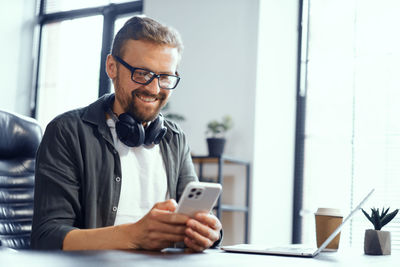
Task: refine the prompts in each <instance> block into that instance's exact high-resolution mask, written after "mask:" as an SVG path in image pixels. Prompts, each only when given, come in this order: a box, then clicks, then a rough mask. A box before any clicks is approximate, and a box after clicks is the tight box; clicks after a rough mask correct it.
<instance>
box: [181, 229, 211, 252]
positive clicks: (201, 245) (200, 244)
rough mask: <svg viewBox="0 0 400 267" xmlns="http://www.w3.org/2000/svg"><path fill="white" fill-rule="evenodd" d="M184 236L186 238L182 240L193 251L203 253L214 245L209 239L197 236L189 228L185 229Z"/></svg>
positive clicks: (197, 234)
mask: <svg viewBox="0 0 400 267" xmlns="http://www.w3.org/2000/svg"><path fill="white" fill-rule="evenodd" d="M185 234H186V236H187V237H186V238H185V240H184V241H185V244H186V245H187V246H188V247H189V248H191V249H193V250H195V251H203V250H205V249H207V248H209V247H211V246H212V244H214V242H213V241H212V240H211V239H209V238H207V237H205V236H203V235H201V234H199V233H198V232H196V231H194V230H193V229H191V228H186V231H185ZM186 239H189V240H186Z"/></svg>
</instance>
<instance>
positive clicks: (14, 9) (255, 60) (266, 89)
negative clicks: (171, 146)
mask: <svg viewBox="0 0 400 267" xmlns="http://www.w3.org/2000/svg"><path fill="white" fill-rule="evenodd" d="M299 2H300V3H301V2H302V1H297V0H284V1H275V0H265V1H264V0H250V1H249V0H218V1H215V0H201V1H200V0H189V1H185V0H145V1H144V2H143V13H144V14H146V15H148V16H150V17H153V18H155V19H158V20H160V21H163V22H165V23H166V24H169V25H172V26H173V27H175V28H176V29H178V31H179V32H180V33H181V34H182V38H183V41H184V45H185V50H184V56H183V61H182V64H181V66H180V73H181V75H182V77H183V79H182V82H181V84H180V85H179V87H178V88H177V89H176V91H174V93H173V95H172V98H171V101H170V102H171V110H172V111H173V112H176V113H180V114H183V115H184V116H185V117H186V120H185V121H184V122H182V123H181V126H182V127H183V129H184V130H185V131H186V133H187V135H188V139H189V142H190V144H191V147H192V151H193V153H194V154H198V155H204V154H206V153H207V149H206V143H205V130H206V124H207V122H208V121H210V120H212V119H218V118H221V117H222V116H223V115H225V114H229V115H231V116H232V118H233V120H234V124H235V126H234V128H233V129H232V131H230V132H229V133H228V135H227V138H228V143H227V147H226V154H228V155H231V156H234V157H238V158H241V159H244V160H248V161H250V162H251V163H252V182H251V199H250V201H251V224H250V241H251V242H252V243H266V244H276V243H290V242H291V241H292V217H293V215H292V214H293V195H294V194H293V192H294V180H295V179H294V172H295V169H294V168H295V137H296V115H298V113H297V114H296V107H298V102H296V101H297V100H298V91H299V90H303V92H304V95H306V90H305V89H306V88H307V89H308V91H307V92H311V93H310V95H311V97H310V98H309V99H310V102H309V103H308V104H309V110H311V111H310V112H308V113H307V116H309V120H308V121H307V122H308V125H306V126H307V128H306V132H305V134H307V133H308V134H309V135H308V138H309V139H308V143H307V141H306V142H305V145H306V148H305V149H306V153H305V161H304V164H303V166H304V167H305V168H306V170H305V171H304V176H305V177H304V179H305V181H304V193H305V194H307V195H306V196H309V197H308V198H307V197H305V198H304V205H305V207H304V209H303V210H302V216H303V218H304V220H303V228H304V229H303V230H304V231H303V240H305V241H313V240H312V237H313V233H312V226H313V225H312V224H313V221H312V212H313V210H314V209H315V208H316V207H317V206H320V205H329V206H332V205H336V206H338V207H339V208H341V209H342V210H343V212H344V213H346V212H347V211H348V210H349V209H350V208H351V206H352V204H353V199H354V201H355V202H357V201H358V200H359V198H360V195H362V194H363V192H364V191H363V190H361V189H360V190H356V194H354V187H355V186H356V183H355V182H354V181H355V180H357V179H360V178H358V177H359V176H357V177H356V178H357V179H355V175H354V172H355V171H356V170H357V169H356V168H355V167H354V165H355V164H353V163H354V161H355V160H354V158H355V156H354V154H355V153H354V151H355V150H354V146H352V143H354V126H353V125H354V119H355V114H357V116H358V115H359V114H363V113H362V112H361V111H360V112H356V111H355V109H354V99H355V98H354V95H355V94H350V95H346V92H349V91H351V92H355V89H354V88H356V87H355V85H354V84H356V83H357V85H358V84H360V83H359V82H360V81H363V82H364V84H362V85H363V86H366V84H367V83H368V80H366V79H365V78H366V77H367V76H368V74H369V72H367V71H365V72H364V73H362V72H358V73H357V77H361V78H359V79H358V80H357V79H353V78H354V76H351V75H352V74H353V75H354V70H355V68H354V66H355V64H354V60H351V59H354V58H360V55H359V54H357V56H354V55H353V54H352V52H353V51H352V50H357V51H358V46H357V45H360V44H363V43H369V42H370V40H369V39H365V40H362V38H361V39H360V36H361V37H363V36H368V34H372V36H376V35H377V34H379V32H380V31H379V30H380V29H381V27H376V25H377V24H378V25H380V26H382V27H383V28H385V29H386V28H387V27H389V28H390V27H392V26H393V25H399V21H398V19H395V16H394V14H395V13H394V12H395V10H398V9H396V8H398V7H399V6H398V4H397V3H396V2H395V1H389V0H386V1H384V3H382V4H380V8H378V9H376V10H375V9H374V3H375V1H356V0H354V1H322V2H320V6H318V4H316V3H318V1H310V2H311V3H312V4H313V5H310V6H307V8H306V10H309V8H311V7H313V8H315V9H311V10H316V11H317V10H319V11H321V10H322V13H318V12H314V13H312V12H310V13H309V14H307V16H304V18H308V15H310V17H311V20H310V25H311V27H310V30H315V32H314V35H313V34H312V33H313V32H311V34H308V33H309V32H305V33H307V34H308V35H307V34H304V35H303V41H309V44H310V47H307V45H305V44H303V47H302V48H303V54H302V55H303V61H301V63H302V64H299V61H298V55H299V50H298V48H299V47H298V41H299V39H298V37H299V34H298V30H299V23H298V19H299ZM305 2H306V3H310V2H309V1H305ZM333 2H335V4H333ZM361 3H364V4H361ZM4 6H5V8H2V9H1V11H0V15H1V18H2V23H1V25H0V34H1V36H2V42H1V45H0V47H1V50H2V52H3V64H1V66H0V74H1V80H2V81H3V86H2V89H1V98H0V107H1V109H6V110H10V111H14V112H17V113H20V114H25V115H29V114H30V112H31V108H32V106H33V104H34V103H33V102H32V101H33V99H34V98H33V96H32V88H33V87H34V78H35V67H36V63H35V60H36V58H35V56H36V50H37V47H36V46H37V40H36V38H37V37H36V35H35V30H36V34H37V28H36V27H35V25H36V24H35V10H36V5H35V3H34V1H29V0H16V1H10V3H7V4H5V5H4ZM391 7H392V8H391ZM393 7H396V8H393ZM318 8H319V9H318ZM390 10H392V11H390ZM357 12H359V13H357ZM360 12H361V13H360ZM357 14H358V16H356V15H357ZM360 14H361V15H365V16H366V17H365V20H364V23H365V24H367V27H366V28H365V27H364V28H362V27H361V28H357V27H356V26H354V25H358V24H356V23H355V21H356V22H359V23H361V24H360V25H364V24H363V21H362V20H361V21H360V18H362V16H360ZM368 16H372V17H371V19H369V17H368ZM385 17H390V19H391V20H389V21H382V19H383V18H385ZM325 18H326V19H325ZM317 19H319V20H317ZM324 19H325V20H324ZM303 21H306V20H303ZM371 21H373V22H374V23H375V24H373V23H371ZM313 22H314V24H313ZM322 22H325V23H322ZM338 22H340V23H338ZM376 23H377V24H376ZM379 23H381V24H379ZM318 25H322V26H320V27H319V28H318ZM374 25H375V26H374ZM303 26H305V25H303ZM357 29H364V30H365V32H362V31H361V32H358V31H357ZM367 29H368V30H369V32H368V31H367ZM97 30H98V29H97ZM100 30H101V29H100ZM346 30H347V31H346ZM354 33H357V36H358V37H357V38H359V39H357V38H355V37H354V35H353V34H354ZM385 33H386V32H383V33H382V32H381V35H380V36H379V35H378V36H377V37H376V38H379V40H383V41H382V43H390V44H391V45H386V46H385V45H382V43H379V42H375V43H373V44H374V45H373V46H371V47H370V50H368V51H366V50H365V51H366V52H365V54H366V55H367V56H366V57H364V58H363V60H368V59H370V58H369V57H368V56H369V55H370V53H372V54H373V57H374V58H378V55H379V53H374V52H376V51H378V52H382V53H383V54H384V55H387V54H389V56H390V57H387V58H390V62H392V63H393V62H394V59H396V58H397V59H398V58H399V52H398V51H396V50H395V47H396V44H399V42H398V39H396V38H395V37H393V36H392V37H393V38H391V37H388V36H386V35H385ZM83 35H84V34H83ZM76 36H78V37H79V36H80V35H79V34H78V33H77V34H76ZM306 37H307V38H308V39H307V38H306ZM99 40H100V39H99ZM335 40H343V42H335ZM349 40H350V41H349ZM354 40H357V41H354ZM312 41H314V43H313V42H312ZM76 43H79V40H71V43H70V44H71V47H74V45H75V44H76ZM341 45H342V46H341ZM315 47H321V49H320V50H318V49H315V50H312V49H313V48H315ZM397 47H400V46H399V45H398V46H397ZM306 48H307V49H309V50H307V49H306ZM307 51H308V52H309V53H306V52H307ZM314 51H315V52H314ZM318 51H319V52H318ZM321 51H322V52H321ZM81 52H82V51H81ZM83 52H84V51H83ZM77 53H78V52H77ZM72 54H73V53H72ZM307 55H308V56H309V57H308V58H304V56H307ZM328 55H330V57H328ZM343 55H344V56H343ZM345 56H347V57H345ZM311 57H313V58H312V59H315V61H310V66H308V65H307V64H306V63H308V60H310V59H311ZM98 58H100V54H99V55H98ZM90 59H92V58H90ZM346 59H347V60H349V59H350V61H346ZM314 62H316V63H314ZM311 63H313V64H314V65H312V64H311ZM317 63H318V64H317ZM332 63H334V64H332ZM76 64H77V65H80V66H82V65H83V66H84V65H85V60H84V59H83V58H82V57H78V56H77V58H76ZM88 64H89V63H88ZM357 64H360V65H361V66H362V65H363V64H362V62H361V63H357ZM91 65H92V63H90V66H91ZM95 66H96V65H95ZM98 66H99V65H97V67H96V68H93V69H87V72H88V77H89V76H90V75H89V73H93V72H94V73H97V72H98ZM391 66H392V65H391ZM396 67H397V70H399V69H398V67H399V65H398V64H397V65H393V68H394V69H396ZM76 68H78V66H76ZM346 68H347V69H346ZM357 69H358V70H360V68H359V67H358V68H357ZM299 70H302V72H301V73H300V74H301V75H302V76H301V77H302V80H300V82H299V80H298V78H299ZM305 70H308V74H309V75H308V76H305V73H307V72H306V71H305ZM324 70H325V71H324ZM388 70H389V71H390V75H389V76H390V77H387V76H382V77H383V78H381V79H380V80H382V79H385V81H386V82H385V86H386V88H394V89H398V88H399V86H398V85H399V83H398V79H395V78H393V77H392V76H394V74H393V73H394V72H393V71H394V70H393V69H392V68H388ZM385 73H387V72H385ZM63 75H65V77H66V80H68V81H70V82H71V84H70V85H69V86H70V89H71V90H70V91H69V90H65V93H64V94H61V95H59V96H58V97H57V98H55V99H54V100H53V101H55V103H53V104H54V105H53V106H54V107H53V108H49V109H48V110H46V109H43V111H42V113H40V112H39V113H38V115H39V116H38V119H39V121H40V122H41V123H42V124H43V126H44V125H45V124H46V123H47V121H48V119H49V118H51V117H54V116H55V115H56V114H58V113H59V112H60V111H58V110H56V109H57V108H59V107H60V106H62V105H61V104H62V103H63V102H68V101H66V100H68V99H77V101H79V99H81V100H82V99H83V97H80V96H81V95H79V94H76V93H74V94H71V92H72V91H73V92H75V91H77V92H79V91H82V95H84V93H83V91H84V92H86V93H87V92H88V91H89V97H88V98H93V99H92V100H94V99H95V98H97V90H98V88H97V87H96V83H97V82H98V80H97V76H93V77H95V79H96V81H93V80H91V81H89V82H88V84H89V86H90V85H91V84H95V86H93V89H92V88H89V89H88V88H87V86H83V85H82V83H73V82H74V79H75V77H77V76H79V77H81V76H82V73H80V74H79V73H77V71H76V70H75V68H74V66H72V67H71V70H70V72H67V73H63ZM380 75H384V73H382V72H381V73H380ZM83 76H84V75H83ZM305 77H306V78H305ZM307 77H308V78H307ZM311 77H324V78H320V79H315V80H313V81H312V82H310V81H309V80H307V79H311ZM345 79H349V80H351V81H349V83H346V84H345V83H342V84H341V83H339V82H337V83H334V82H335V81H343V80H345ZM352 79H353V80H352ZM390 79H391V80H390ZM378 80H379V79H378ZM307 81H309V83H308V84H307ZM324 81H325V84H324V83H323V82H324ZM354 81H356V82H354ZM348 84H350V86H348ZM299 85H300V87H301V86H302V87H301V88H299ZM376 86H380V84H377V85H376ZM82 87H83V88H82ZM319 88H325V89H324V90H320V91H318V89H319ZM357 88H358V87H357ZM66 89H68V87H67V88H66ZM310 89H314V91H310ZM90 90H92V91H90ZM93 92H94V93H93ZM380 92H382V94H383V93H385V92H384V91H382V90H381V91H380ZM390 92H392V91H390ZM374 93H376V94H377V95H379V94H378V91H374ZM90 94H91V95H90ZM304 95H303V96H304ZM315 95H320V98H312V96H315ZM335 96H336V98H335ZM374 96H375V95H374ZM396 97H397V98H396ZM385 99H386V98H385ZM396 99H397V100H400V97H399V96H398V94H397V95H396V94H394V95H393V94H392V101H393V102H394V103H396V102H395V101H394V100H396ZM57 101H59V102H60V105H58V104H57ZM85 101H86V100H85ZM43 102H44V103H46V105H47V104H49V103H48V101H43ZM90 102H91V101H86V102H84V103H80V105H85V104H88V103H90ZM38 103H40V99H39V101H38ZM367 104H368V102H367ZM327 106H328V107H329V106H330V107H331V109H329V110H327V109H325V108H326V107H327ZM50 107H51V106H50ZM378 108H379V107H378ZM339 110H340V111H341V112H338V111H339ZM375 110H376V109H375ZM395 111H396V110H395ZM311 112H312V113H311ZM54 113H55V114H54ZM378 113H379V112H378ZM40 114H42V115H40ZM303 115H304V114H303ZM379 115H381V116H383V117H388V115H390V114H388V113H384V112H381V113H379ZM40 116H42V118H41V117H40ZM378 120H379V116H378ZM327 122H328V123H327ZM343 123H344V125H345V126H343V125H342V124H343ZM383 128H384V129H387V128H385V127H383ZM398 128H399V127H397V128H394V129H398ZM334 129H336V130H337V129H343V132H344V134H343V136H345V137H344V138H339V140H341V141H343V142H342V143H340V142H339V143H338V142H336V141H337V140H336V137H338V136H339V137H343V136H342V135H340V134H341V132H340V131H339V133H338V132H337V131H334ZM319 130H321V131H319ZM343 132H342V133H343ZM397 134H398V132H396V131H394V133H393V135H392V139H393V140H394V141H393V142H394V143H393V144H394V145H392V146H391V147H393V148H394V150H391V151H392V152H393V153H392V154H391V155H388V154H387V153H386V152H383V153H384V154H385V153H386V154H385V155H386V158H388V157H389V158H390V159H391V161H384V163H383V165H380V166H378V167H377V169H376V171H375V173H374V175H375V176H374V177H375V180H380V179H383V180H385V179H386V180H388V181H389V180H390V179H389V178H388V177H389V176H390V177H394V176H393V175H396V174H397V173H395V174H390V175H387V168H386V169H385V167H386V166H387V162H392V161H393V160H394V159H398V158H399V155H398V150H396V149H397V148H398V146H397V145H396V142H397ZM321 136H322V139H321V138H320V137H321ZM326 136H328V137H327V138H326V139H324V138H325V137H326ZM314 137H317V138H316V139H314ZM306 140H307V139H306ZM315 140H316V141H315ZM321 140H322V142H321ZM385 140H386V139H385ZM314 141H315V142H314ZM381 141H382V140H379V142H376V143H375V144H376V146H377V147H379V146H380V145H381V146H382V144H383V146H385V144H387V142H385V141H383V143H382V142H381ZM366 143H367V144H370V142H368V141H367V142H366ZM327 144H328V145H327ZM343 144H345V145H343ZM338 147H342V148H343V149H342V150H340V149H334V148H338ZM364 148H365V146H364ZM307 149H308V150H307ZM307 151H308V153H307ZM374 151H375V150H374ZM361 152H362V153H368V152H365V151H364V152H363V151H361ZM332 155H334V156H333V157H332ZM296 159H297V160H302V159H299V158H296ZM324 159H325V160H324ZM357 159H358V158H357ZM383 160H385V158H384V159H383ZM371 161H372V162H373V161H374V158H372V159H371ZM371 161H368V162H367V163H371ZM357 164H358V165H357V166H359V164H360V165H363V164H366V162H363V161H360V162H358V163H357ZM385 164H386V165H385ZM315 166H318V167H319V168H316V167H315ZM382 168H384V169H383V170H382ZM379 170H381V171H379ZM209 172H210V173H212V172H213V170H209ZM365 172H368V170H364V171H363V172H362V173H363V174H364V173H365ZM237 173H240V170H238V169H235V168H229V169H227V175H228V176H231V177H232V178H231V181H232V184H231V185H230V188H229V191H230V195H231V198H232V199H233V200H240V199H243V194H244V192H243V184H244V181H243V180H241V179H239V178H238V177H236V176H238V175H237ZM385 175H386V176H385ZM239 176H240V174H239ZM374 177H372V178H368V179H367V180H365V181H368V182H364V184H365V185H366V187H369V186H371V187H372V186H374V182H373V180H374ZM377 177H378V178H377ZM392 180H393V179H392ZM392 180H390V182H388V184H387V185H386V189H385V188H383V189H381V190H387V188H390V187H392V188H397V189H398V188H399V187H395V186H396V184H392V182H391V181H392ZM371 181H372V182H371ZM357 188H358V186H357ZM332 189H334V190H332ZM300 192H301V190H300ZM384 192H387V191H384ZM381 195H384V193H381V194H380V195H379V197H380V198H381ZM338 198H340V201H338V200H337V199H338ZM375 201H376V202H372V203H371V204H373V203H379V204H381V203H385V204H389V205H391V206H393V207H396V206H397V207H399V206H400V205H399V197H396V196H394V197H392V198H391V199H390V200H388V199H383V200H379V201H378V200H377V199H375ZM229 216H231V218H229V220H230V222H231V226H230V227H231V228H232V229H231V230H232V232H234V233H236V232H237V233H241V231H242V223H239V222H238V221H240V216H241V215H240V214H231V215H229ZM358 219H359V220H362V219H363V218H361V217H358ZM397 223H399V222H398V221H397ZM363 227H364V226H363ZM360 228H361V227H360ZM363 229H364V228H363ZM348 232H351V231H348ZM238 236H239V235H238ZM240 236H241V235H240ZM240 236H239V237H237V238H236V237H233V238H232V239H231V240H229V241H230V242H232V243H235V242H240ZM345 238H346V240H347V239H348V240H352V235H351V234H347V236H346V234H345ZM357 238H358V239H357V240H359V237H357ZM357 242H358V241H357ZM350 244H351V241H350Z"/></svg>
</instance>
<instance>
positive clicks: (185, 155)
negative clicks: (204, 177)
mask: <svg viewBox="0 0 400 267" xmlns="http://www.w3.org/2000/svg"><path fill="white" fill-rule="evenodd" d="M181 147H182V151H181V162H182V163H181V168H180V173H179V180H180V181H181V180H183V181H184V183H179V186H178V192H177V195H178V196H179V197H180V196H181V194H182V193H183V190H184V189H185V186H186V184H187V183H189V182H191V181H198V178H197V174H196V171H195V169H194V165H193V160H192V156H191V153H190V148H189V145H188V143H187V141H186V137H185V135H184V134H183V133H182V144H181ZM222 237H223V230H222V229H221V231H220V238H219V240H217V241H216V242H215V243H214V244H213V245H212V246H211V248H216V247H218V246H219V245H220V244H221V242H222Z"/></svg>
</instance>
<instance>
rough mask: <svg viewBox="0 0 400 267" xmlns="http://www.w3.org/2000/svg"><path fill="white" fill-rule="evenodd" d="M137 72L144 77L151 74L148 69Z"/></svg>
mask: <svg viewBox="0 0 400 267" xmlns="http://www.w3.org/2000/svg"><path fill="white" fill-rule="evenodd" d="M135 74H136V75H138V76H142V77H144V76H147V75H149V72H148V71H144V70H136V71H135Z"/></svg>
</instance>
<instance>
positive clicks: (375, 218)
mask: <svg viewBox="0 0 400 267" xmlns="http://www.w3.org/2000/svg"><path fill="white" fill-rule="evenodd" d="M361 210H362V212H363V213H364V215H365V216H366V217H367V218H368V220H369V221H370V222H371V223H372V224H373V225H374V228H375V230H381V229H382V227H383V226H385V225H386V224H387V223H389V222H390V221H391V220H393V218H394V217H395V216H396V215H397V212H398V211H399V209H396V210H395V211H393V212H391V213H388V212H389V208H387V209H386V210H385V208H384V207H382V210H381V213H380V214H379V208H378V209H375V208H371V215H369V214H368V213H367V212H366V211H365V210H364V209H361Z"/></svg>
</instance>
